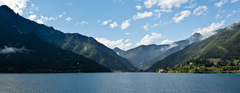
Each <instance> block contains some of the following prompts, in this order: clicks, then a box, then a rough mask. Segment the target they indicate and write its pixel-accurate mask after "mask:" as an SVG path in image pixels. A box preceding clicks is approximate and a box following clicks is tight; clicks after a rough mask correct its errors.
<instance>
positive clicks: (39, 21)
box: [37, 16, 57, 24]
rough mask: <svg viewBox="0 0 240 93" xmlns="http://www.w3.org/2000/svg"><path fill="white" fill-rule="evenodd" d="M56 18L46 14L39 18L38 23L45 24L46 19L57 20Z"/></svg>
mask: <svg viewBox="0 0 240 93" xmlns="http://www.w3.org/2000/svg"><path fill="white" fill-rule="evenodd" d="M56 19H57V17H56V18H53V17H44V16H41V18H40V19H38V20H37V23H39V24H44V22H45V21H51V20H56Z"/></svg>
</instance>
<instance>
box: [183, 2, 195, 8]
mask: <svg viewBox="0 0 240 93" xmlns="http://www.w3.org/2000/svg"><path fill="white" fill-rule="evenodd" d="M196 6H197V3H195V4H191V5H189V6H184V8H187V9H191V8H194V7H196Z"/></svg>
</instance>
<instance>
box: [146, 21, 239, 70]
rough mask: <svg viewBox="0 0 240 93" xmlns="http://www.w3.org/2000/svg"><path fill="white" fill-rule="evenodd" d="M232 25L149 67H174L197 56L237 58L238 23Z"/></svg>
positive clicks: (151, 68) (205, 57)
mask: <svg viewBox="0 0 240 93" xmlns="http://www.w3.org/2000/svg"><path fill="white" fill-rule="evenodd" d="M233 25H234V26H232V29H229V28H228V27H227V28H225V29H223V30H221V31H220V32H218V33H217V34H215V35H213V36H211V37H209V38H207V39H205V40H203V41H200V42H196V43H193V44H191V45H189V46H187V47H185V48H184V49H183V50H181V51H179V52H176V53H174V54H172V55H170V56H168V57H166V58H164V59H163V60H160V61H158V62H156V63H155V64H153V65H152V67H150V68H149V69H150V70H153V71H155V70H156V69H157V68H164V67H174V66H175V65H176V64H180V63H182V62H184V61H187V60H190V59H198V58H201V59H202V58H204V59H209V58H221V59H227V58H228V57H229V58H228V59H231V60H234V59H237V58H238V57H239V54H240V52H239V51H240V49H239V40H240V39H239V35H240V25H239V24H233Z"/></svg>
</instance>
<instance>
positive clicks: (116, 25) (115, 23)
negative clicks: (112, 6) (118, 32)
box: [110, 21, 118, 28]
mask: <svg viewBox="0 0 240 93" xmlns="http://www.w3.org/2000/svg"><path fill="white" fill-rule="evenodd" d="M115 27H118V24H117V22H116V21H115V22H113V23H112V24H110V28H115Z"/></svg>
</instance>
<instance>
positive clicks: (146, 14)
mask: <svg viewBox="0 0 240 93" xmlns="http://www.w3.org/2000/svg"><path fill="white" fill-rule="evenodd" d="M152 15H153V13H152V12H147V11H145V12H143V13H139V12H137V14H136V15H134V16H133V19H134V20H136V19H142V18H147V17H152Z"/></svg>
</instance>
